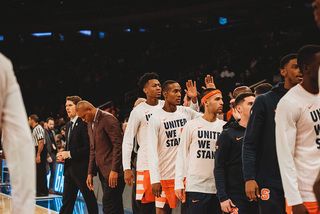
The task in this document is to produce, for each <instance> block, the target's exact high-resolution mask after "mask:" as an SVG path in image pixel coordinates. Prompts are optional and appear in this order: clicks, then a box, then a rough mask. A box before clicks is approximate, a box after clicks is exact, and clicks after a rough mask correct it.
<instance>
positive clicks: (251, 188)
mask: <svg viewBox="0 0 320 214" xmlns="http://www.w3.org/2000/svg"><path fill="white" fill-rule="evenodd" d="M246 195H247V197H248V198H249V199H250V200H255V201H258V198H260V193H259V186H258V184H257V182H256V181H255V180H250V181H247V182H246Z"/></svg>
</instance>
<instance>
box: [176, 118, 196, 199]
mask: <svg viewBox="0 0 320 214" xmlns="http://www.w3.org/2000/svg"><path fill="white" fill-rule="evenodd" d="M188 124H189V123H187V124H186V125H185V126H184V128H183V130H182V134H181V140H180V144H179V146H178V154H177V158H176V171H175V185H174V190H175V193H176V196H177V198H178V199H179V200H180V201H182V202H183V203H184V202H185V189H184V185H183V180H184V177H185V174H186V169H185V164H186V162H187V153H189V148H190V144H191V142H192V138H191V136H192V130H191V128H190V127H189V125H188Z"/></svg>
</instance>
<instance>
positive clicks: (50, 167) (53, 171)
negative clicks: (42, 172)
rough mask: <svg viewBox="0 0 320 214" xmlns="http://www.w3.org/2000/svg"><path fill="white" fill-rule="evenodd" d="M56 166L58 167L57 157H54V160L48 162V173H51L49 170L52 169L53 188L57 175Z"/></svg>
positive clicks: (51, 181) (51, 184)
mask: <svg viewBox="0 0 320 214" xmlns="http://www.w3.org/2000/svg"><path fill="white" fill-rule="evenodd" d="M56 167H57V159H56V158H52V162H51V163H47V174H48V173H49V171H51V176H50V182H49V189H53V182H54V178H55V175H56Z"/></svg>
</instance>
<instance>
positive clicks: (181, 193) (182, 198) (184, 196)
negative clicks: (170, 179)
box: [174, 189, 186, 203]
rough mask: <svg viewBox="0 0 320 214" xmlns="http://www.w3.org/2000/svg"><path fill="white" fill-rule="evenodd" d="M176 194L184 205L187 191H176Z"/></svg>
mask: <svg viewBox="0 0 320 214" xmlns="http://www.w3.org/2000/svg"><path fill="white" fill-rule="evenodd" d="M174 192H175V194H176V196H177V198H178V199H179V200H180V201H181V202H182V203H184V202H186V199H185V198H186V191H185V190H184V189H176V190H175V191H174Z"/></svg>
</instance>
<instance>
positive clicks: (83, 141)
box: [64, 118, 90, 178]
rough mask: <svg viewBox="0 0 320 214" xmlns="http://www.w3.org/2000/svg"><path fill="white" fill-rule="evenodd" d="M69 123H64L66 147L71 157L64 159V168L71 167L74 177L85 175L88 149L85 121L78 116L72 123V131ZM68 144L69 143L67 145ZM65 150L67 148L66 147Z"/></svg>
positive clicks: (88, 142)
mask: <svg viewBox="0 0 320 214" xmlns="http://www.w3.org/2000/svg"><path fill="white" fill-rule="evenodd" d="M70 128H71V123H70V122H68V123H67V125H66V140H67V143H66V147H69V151H70V155H71V159H66V160H65V170H64V171H66V170H67V168H68V167H71V170H72V171H73V173H74V174H75V176H76V177H81V178H83V177H85V178H86V177H87V175H88V174H87V173H88V164H89V151H90V141H89V136H88V129H87V123H85V122H83V121H82V119H81V118H78V119H77V120H76V122H75V124H74V127H73V129H72V131H71V132H70V138H69V129H70ZM68 144H69V145H68ZM66 150H67V149H66Z"/></svg>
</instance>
